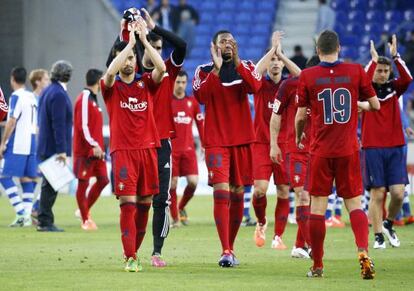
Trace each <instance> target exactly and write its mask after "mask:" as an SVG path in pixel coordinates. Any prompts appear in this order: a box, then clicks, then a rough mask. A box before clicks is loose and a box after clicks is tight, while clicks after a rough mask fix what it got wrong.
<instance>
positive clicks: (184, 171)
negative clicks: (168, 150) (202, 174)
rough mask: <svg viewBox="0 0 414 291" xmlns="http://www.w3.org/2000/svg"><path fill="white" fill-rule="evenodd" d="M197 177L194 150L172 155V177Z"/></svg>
mask: <svg viewBox="0 0 414 291" xmlns="http://www.w3.org/2000/svg"><path fill="white" fill-rule="evenodd" d="M189 175H198V164H197V156H196V152H195V150H191V151H185V152H176V153H174V152H173V153H172V176H173V177H183V176H189Z"/></svg>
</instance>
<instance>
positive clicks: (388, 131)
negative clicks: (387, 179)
mask: <svg viewBox="0 0 414 291" xmlns="http://www.w3.org/2000/svg"><path fill="white" fill-rule="evenodd" d="M394 63H395V66H396V67H397V70H398V74H399V78H396V79H393V80H389V81H388V82H387V83H385V84H383V85H380V84H375V83H373V87H374V89H375V92H376V93H377V96H378V100H379V101H380V104H381V108H380V110H378V111H375V112H374V111H372V112H366V111H364V112H363V113H362V126H361V129H362V132H361V139H362V147H363V148H377V147H381V148H383V147H396V146H402V145H404V144H405V139H404V132H403V126H402V122H401V112H400V106H399V104H398V98H399V97H400V96H401V95H402V94H403V93H404V92H405V91H406V90H407V88H408V86H409V85H410V83H411V81H412V80H413V78H412V76H411V74H410V71H409V70H408V68H407V66H406V65H405V62H404V61H403V60H402V59H401V58H399V57H398V58H396V59H395V61H394ZM376 67H377V63H375V62H373V61H371V62H370V63H369V64H368V65H367V67H366V68H365V70H366V71H367V74H368V76H369V78H370V80H372V78H373V76H374V72H375V69H376Z"/></svg>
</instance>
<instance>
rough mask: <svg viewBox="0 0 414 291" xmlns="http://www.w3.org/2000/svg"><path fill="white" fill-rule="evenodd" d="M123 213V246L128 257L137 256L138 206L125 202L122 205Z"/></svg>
mask: <svg viewBox="0 0 414 291" xmlns="http://www.w3.org/2000/svg"><path fill="white" fill-rule="evenodd" d="M120 207H121V215H120V222H119V224H120V225H121V238H122V246H123V248H124V256H125V257H126V258H131V257H132V258H135V240H136V227H135V213H136V211H137V207H136V206H135V203H131V202H128V203H124V204H122V205H120Z"/></svg>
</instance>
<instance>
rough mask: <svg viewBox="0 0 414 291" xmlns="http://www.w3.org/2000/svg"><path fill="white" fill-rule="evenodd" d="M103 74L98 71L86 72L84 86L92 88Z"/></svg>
mask: <svg viewBox="0 0 414 291" xmlns="http://www.w3.org/2000/svg"><path fill="white" fill-rule="evenodd" d="M102 75H103V72H102V71H101V70H98V69H89V70H88V72H86V85H87V86H93V85H95V84H96V83H98V82H99V79H100V78H101V77H102Z"/></svg>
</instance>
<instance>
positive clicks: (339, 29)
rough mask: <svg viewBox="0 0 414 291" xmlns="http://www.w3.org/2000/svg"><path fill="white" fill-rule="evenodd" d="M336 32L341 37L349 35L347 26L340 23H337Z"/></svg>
mask: <svg viewBox="0 0 414 291" xmlns="http://www.w3.org/2000/svg"><path fill="white" fill-rule="evenodd" d="M334 30H335V31H336V33H337V34H338V35H339V36H341V35H344V34H346V33H347V32H346V31H347V30H346V26H345V25H343V24H341V23H338V22H336V23H335V26H334Z"/></svg>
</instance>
